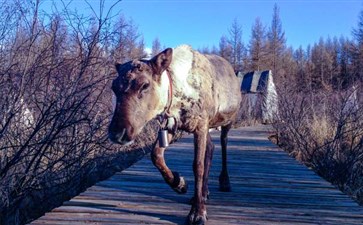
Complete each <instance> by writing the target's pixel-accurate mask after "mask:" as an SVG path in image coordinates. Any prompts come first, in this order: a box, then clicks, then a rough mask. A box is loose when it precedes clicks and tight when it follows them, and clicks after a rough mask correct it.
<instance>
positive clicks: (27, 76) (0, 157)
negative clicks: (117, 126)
mask: <svg viewBox="0 0 363 225" xmlns="http://www.w3.org/2000/svg"><path fill="white" fill-rule="evenodd" d="M62 2H63V1H62ZM102 2H103V3H104V1H100V3H102ZM118 2H119V1H115V4H116V3H118ZM63 3H64V5H65V6H66V3H65V2H63ZM1 4H2V7H1V9H0V15H1V16H0V62H1V63H0V115H1V117H0V224H24V223H26V222H29V221H30V220H31V219H34V218H36V217H38V216H40V215H41V214H42V213H44V212H45V211H47V210H49V209H51V208H52V207H55V206H57V205H59V204H61V203H62V201H64V200H66V199H67V198H70V197H72V196H74V195H76V194H77V193H79V192H80V191H82V190H84V189H85V188H87V187H88V186H90V185H92V184H94V183H95V182H97V181H99V180H101V179H105V178H107V177H109V176H110V175H112V174H113V173H114V172H116V171H120V170H122V169H125V168H127V167H128V166H130V165H131V164H132V163H133V162H135V161H136V160H138V159H140V158H141V157H142V156H143V155H144V154H146V153H147V152H148V151H150V148H151V146H152V145H153V143H154V140H155V138H156V137H155V135H154V133H155V132H154V131H155V130H156V129H157V124H156V123H151V124H150V125H149V126H147V127H146V131H145V133H144V136H143V137H141V138H140V139H139V140H137V141H136V144H135V145H133V146H130V147H128V148H120V147H119V146H116V145H113V144H112V143H110V142H109V141H108V138H107V127H108V123H109V119H110V117H111V113H112V105H111V91H110V89H109V87H110V82H111V80H112V79H113V78H114V76H115V71H114V62H115V61H114V60H115V58H114V57H116V56H117V57H119V56H121V55H122V60H130V59H131V58H132V57H142V56H143V55H144V53H143V46H142V41H139V39H138V36H137V35H136V34H137V31H136V27H135V26H134V25H130V24H128V23H127V22H124V24H123V26H125V27H127V28H128V31H127V32H133V34H135V36H134V37H133V38H134V39H132V40H129V39H127V40H126V39H123V38H124V36H122V35H121V36H120V31H119V30H113V29H112V27H113V26H111V25H110V24H112V23H113V20H112V18H113V17H112V16H111V15H110V13H109V12H110V10H111V9H109V11H107V10H105V9H103V10H105V11H104V13H99V14H97V13H96V12H95V14H94V15H93V16H90V17H84V16H80V15H78V14H77V13H76V12H72V11H71V10H69V9H67V8H66V7H65V9H64V10H63V11H61V12H54V14H51V15H49V14H42V13H41V12H40V8H39V6H40V1H39V0H34V1H27V2H25V3H24V2H23V1H6V2H5V1H4V2H3V3H1ZM100 5H102V4H100ZM101 10H102V9H101ZM101 15H104V16H101ZM45 18H46V19H45ZM45 21H50V22H45ZM115 27H118V26H115ZM125 32H126V31H125ZM128 37H130V36H128ZM115 40H117V41H115ZM126 41H127V45H128V46H129V48H128V49H122V48H120V47H119V46H120V45H121V44H124V42H126ZM131 43H133V45H132V47H130V46H131V45H129V44H131ZM116 53H117V54H116ZM115 54H116V55H115ZM148 133H149V134H148ZM40 203H41V204H40Z"/></svg>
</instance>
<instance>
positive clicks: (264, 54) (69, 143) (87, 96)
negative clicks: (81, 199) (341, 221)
mask: <svg viewBox="0 0 363 225" xmlns="http://www.w3.org/2000/svg"><path fill="white" fill-rule="evenodd" d="M61 2H62V4H63V6H64V7H62V10H60V11H57V10H55V11H53V12H48V13H45V12H43V11H41V10H40V8H39V5H40V3H41V1H40V0H30V1H25V2H24V1H20V0H15V1H2V2H1V3H0V4H1V5H0V62H1V63H0V92H1V93H0V110H1V118H0V224H24V223H26V222H28V221H30V220H31V219H34V218H36V217H37V216H39V215H41V214H42V213H44V211H45V210H47V209H50V208H51V207H55V206H57V205H59V204H61V202H62V201H64V200H65V199H67V198H70V197H72V196H74V195H76V194H77V193H79V192H80V191H82V190H84V189H85V188H86V187H87V186H89V185H92V184H93V183H94V182H96V181H98V180H100V179H105V178H107V177H108V176H110V175H112V174H113V173H114V172H115V171H120V170H122V169H125V168H127V167H128V166H129V165H131V164H132V163H133V162H135V161H136V160H137V159H139V158H141V157H142V156H143V155H144V154H146V153H147V152H148V151H150V146H151V145H152V143H153V141H154V139H155V136H152V135H145V134H151V133H155V132H153V131H155V129H156V127H155V124H150V125H149V126H148V127H147V129H146V130H145V131H144V134H143V136H142V138H140V140H138V141H137V142H136V144H135V145H134V146H130V147H128V148H127V149H125V148H120V147H119V146H116V145H113V144H112V143H110V142H109V141H108V139H107V126H108V122H109V119H110V117H111V114H112V106H111V101H110V99H111V93H110V91H109V88H110V82H111V80H112V79H113V78H114V77H115V76H116V71H115V70H114V64H115V62H116V61H117V62H121V63H122V62H126V61H128V60H131V59H134V58H141V57H146V56H147V54H146V52H145V44H144V40H143V37H142V34H141V32H140V31H138V28H137V26H136V25H135V23H134V22H133V21H132V20H129V19H125V17H124V16H123V15H121V14H118V15H116V16H115V15H112V16H111V14H110V10H112V7H122V6H121V5H120V4H119V3H120V1H114V2H115V4H114V5H113V6H111V8H110V9H105V8H104V7H102V5H103V3H104V0H101V1H99V2H100V6H101V7H100V8H101V11H100V12H97V13H95V14H94V15H89V16H87V15H80V14H78V13H77V12H76V11H75V10H72V9H71V8H68V7H67V4H66V2H64V1H61ZM90 7H91V8H92V6H91V5H90ZM228 31H229V32H228V34H227V35H222V36H221V39H220V43H219V46H218V47H212V48H203V49H200V51H201V52H204V53H213V54H218V55H221V56H222V57H224V58H226V59H227V60H228V61H230V62H231V64H232V65H233V67H234V69H235V70H236V71H238V70H239V71H244V72H248V71H252V70H272V73H273V75H274V79H275V83H276V85H277V88H278V94H279V108H280V110H279V112H280V113H279V114H278V115H277V118H278V119H277V121H275V123H274V124H273V127H274V129H275V131H276V132H277V134H278V136H277V137H278V139H277V140H276V141H277V142H278V144H279V145H280V146H282V147H284V148H285V149H286V150H287V151H288V152H290V153H291V154H292V155H293V156H295V157H296V158H297V159H298V160H300V161H302V162H304V163H305V164H306V165H307V166H308V167H310V168H313V169H314V170H315V171H316V172H317V173H318V174H319V175H321V176H323V177H325V178H326V179H327V180H329V181H330V182H332V183H333V184H335V185H336V186H338V187H339V188H340V189H341V190H343V191H345V192H346V193H348V194H350V195H351V196H353V198H355V199H356V200H358V201H359V202H360V203H362V202H363V174H362V173H363V165H362V163H363V148H362V146H363V139H362V136H363V124H362V123H363V122H362V121H363V107H362V101H363V98H362V93H363V92H362V82H363V76H362V73H363V70H362V67H363V12H362V13H361V16H360V17H359V18H358V23H357V27H355V28H354V29H353V34H354V35H353V37H354V38H353V39H352V40H350V39H348V38H345V37H333V38H326V39H324V38H321V39H320V40H317V43H314V44H312V45H311V46H308V47H307V48H306V49H303V48H301V47H300V48H298V49H293V48H292V47H288V46H287V45H286V38H287V37H285V34H284V31H283V27H282V21H281V19H280V16H279V8H278V6H277V5H275V7H274V8H273V10H272V20H271V24H270V25H269V26H266V25H264V24H262V23H261V21H260V19H258V18H257V19H256V21H255V24H254V26H253V28H252V30H251V39H250V41H249V43H242V41H241V40H242V38H241V37H242V27H241V23H240V22H239V21H237V20H234V21H233V22H232V25H231V27H230V28H229V29H228ZM161 46H162V44H161V43H160V42H159V40H158V39H157V38H156V39H155V40H154V41H153V46H152V54H156V53H157V52H159V51H160V50H162V49H161ZM167 47H169V46H167ZM170 47H175V46H170ZM134 149H136V150H134ZM40 202H42V204H39V203H40Z"/></svg>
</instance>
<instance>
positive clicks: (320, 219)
mask: <svg viewBox="0 0 363 225" xmlns="http://www.w3.org/2000/svg"><path fill="white" fill-rule="evenodd" d="M212 138H213V140H214V143H215V144H216V150H215V153H214V158H213V163H212V170H211V173H210V179H209V188H210V192H211V194H210V196H211V199H210V201H209V202H208V204H207V207H208V217H209V220H208V224H209V225H214V224H215V225H217V224H218V225H220V224H269V225H270V224H337V225H338V224H339V225H340V224H363V208H362V207H360V206H358V204H357V203H355V202H353V201H352V200H351V199H350V198H349V197H347V196H346V195H344V194H342V193H341V192H340V191H339V190H337V189H335V188H334V187H333V186H332V185H330V184H329V183H328V182H326V181H324V180H323V179H322V178H320V177H318V176H317V175H315V174H314V172H312V171H311V170H309V169H307V168H306V167H304V166H303V165H301V164H299V163H298V162H296V161H295V160H294V159H292V158H290V157H289V156H288V155H287V154H286V153H285V152H283V151H282V150H280V149H279V148H277V147H276V146H274V145H273V144H272V143H270V142H269V141H268V140H267V133H266V131H265V127H263V126H260V127H247V128H240V129H236V130H232V131H231V132H230V138H229V152H228V154H229V155H228V160H229V164H228V165H229V171H230V178H231V184H232V192H230V193H222V192H219V191H218V176H219V171H220V168H221V165H220V164H221V156H220V146H219V132H217V131H215V132H212ZM192 148H193V140H192V136H186V137H185V138H183V139H181V140H180V141H179V142H177V143H175V144H174V145H172V146H171V147H170V149H169V150H168V151H167V153H166V160H167V162H168V164H169V166H170V168H172V169H173V170H176V171H179V172H180V173H181V174H182V175H183V176H185V177H186V178H187V181H189V192H188V193H187V194H186V195H178V194H176V193H174V192H173V191H172V190H171V189H169V187H168V186H167V185H166V184H165V183H164V181H163V179H162V177H161V175H160V174H159V173H158V171H157V170H156V169H155V168H154V167H153V165H152V163H151V160H150V158H149V157H145V158H144V159H143V160H141V161H139V162H138V163H136V164H135V165H134V166H132V167H130V168H129V169H127V170H125V171H123V172H121V173H117V174H116V175H114V176H113V177H111V178H110V179H108V180H105V181H102V182H99V183H97V184H96V185H95V186H93V187H91V188H89V189H88V190H87V191H86V192H84V193H82V194H81V195H79V196H77V197H75V198H74V199H72V200H71V201H68V202H65V203H64V205H63V206H61V207H59V208H57V209H54V210H53V211H52V212H50V213H47V214H46V215H45V216H43V217H41V218H40V219H38V220H36V221H34V222H33V223H32V224H33V225H36V224H54V225H56V224H64V225H65V224H70V225H75V224H129V225H130V224H183V223H184V220H185V218H186V216H187V214H188V212H189V209H190V205H188V201H189V199H190V198H191V196H192V192H193V173H192V161H193V150H192Z"/></svg>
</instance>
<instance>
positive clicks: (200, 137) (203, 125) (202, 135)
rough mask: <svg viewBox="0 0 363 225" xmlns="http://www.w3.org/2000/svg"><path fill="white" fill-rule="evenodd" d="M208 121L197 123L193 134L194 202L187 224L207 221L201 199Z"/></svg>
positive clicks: (199, 223)
mask: <svg viewBox="0 0 363 225" xmlns="http://www.w3.org/2000/svg"><path fill="white" fill-rule="evenodd" d="M207 135H208V120H205V121H202V122H200V123H199V126H198V127H197V129H196V131H195V132H194V162H193V171H194V179H195V187H194V201H193V203H192V208H191V210H190V212H189V215H188V223H189V224H198V225H201V224H204V223H205V222H206V221H207V209H206V206H205V200H204V198H203V189H205V188H204V185H205V182H204V172H205V170H204V167H205V155H206V148H207Z"/></svg>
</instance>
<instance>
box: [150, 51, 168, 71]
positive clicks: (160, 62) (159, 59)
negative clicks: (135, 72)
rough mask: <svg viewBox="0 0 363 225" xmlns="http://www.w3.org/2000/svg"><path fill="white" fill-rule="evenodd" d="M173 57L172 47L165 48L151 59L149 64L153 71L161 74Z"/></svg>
mask: <svg viewBox="0 0 363 225" xmlns="http://www.w3.org/2000/svg"><path fill="white" fill-rule="evenodd" d="M172 58H173V49H171V48H167V49H165V50H164V51H162V52H160V53H159V54H158V55H156V56H154V58H152V59H151V66H152V68H153V70H154V73H155V74H157V75H161V74H162V73H163V72H164V71H165V70H166V69H167V68H168V67H169V65H170V63H171V60H172Z"/></svg>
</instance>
